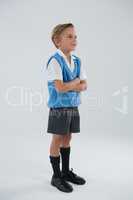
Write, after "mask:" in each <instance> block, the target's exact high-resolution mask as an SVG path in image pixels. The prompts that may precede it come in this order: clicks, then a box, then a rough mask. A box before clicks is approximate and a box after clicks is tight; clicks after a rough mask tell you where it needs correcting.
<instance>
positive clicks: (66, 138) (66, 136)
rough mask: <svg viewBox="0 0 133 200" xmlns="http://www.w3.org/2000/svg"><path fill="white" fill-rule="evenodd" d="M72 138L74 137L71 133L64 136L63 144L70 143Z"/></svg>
mask: <svg viewBox="0 0 133 200" xmlns="http://www.w3.org/2000/svg"><path fill="white" fill-rule="evenodd" d="M71 139H72V135H71V134H68V135H65V136H63V138H62V144H64V145H68V144H69V143H70V141H71Z"/></svg>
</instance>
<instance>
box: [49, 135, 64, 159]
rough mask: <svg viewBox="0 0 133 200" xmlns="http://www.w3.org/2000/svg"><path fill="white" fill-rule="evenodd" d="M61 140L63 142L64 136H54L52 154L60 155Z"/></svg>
mask: <svg viewBox="0 0 133 200" xmlns="http://www.w3.org/2000/svg"><path fill="white" fill-rule="evenodd" d="M61 142H62V136H60V135H53V136H52V141H51V144H50V155H51V156H59V151H60V145H61Z"/></svg>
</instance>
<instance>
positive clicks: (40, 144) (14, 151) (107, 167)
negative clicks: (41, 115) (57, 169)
mask: <svg viewBox="0 0 133 200" xmlns="http://www.w3.org/2000/svg"><path fill="white" fill-rule="evenodd" d="M49 142H50V136H49V135H45V136H38V137H35V136H34V137H21V136H10V137H5V136H1V137H0V199H1V200H21V199H22V200H30V199H32V200H36V199H39V200H44V199H47V200H49V199H54V200H55V199H56V198H58V200H62V199H75V198H76V199H80V200H81V199H90V200H132V199H133V193H132V186H133V173H132V169H133V163H132V155H133V147H132V144H131V143H129V142H127V141H124V140H121V141H119V140H117V139H115V140H114V139H113V138H106V139H105V138H102V139H99V138H89V137H88V138H87V137H85V136H83V135H82V136H81V135H80V134H78V135H75V136H73V141H72V146H73V149H72V153H71V167H73V168H74V169H75V172H76V173H78V174H80V175H82V176H83V177H86V180H87V184H86V185H84V186H76V185H73V186H74V191H73V193H70V194H64V193H61V192H59V191H58V190H56V188H54V187H52V186H51V185H50V184H49V183H50V178H51V172H52V171H51V168H50V164H49V159H48V152H49V150H48V147H49Z"/></svg>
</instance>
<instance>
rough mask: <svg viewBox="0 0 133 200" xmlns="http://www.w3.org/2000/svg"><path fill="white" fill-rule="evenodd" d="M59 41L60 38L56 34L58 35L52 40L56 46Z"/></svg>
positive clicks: (58, 44)
mask: <svg viewBox="0 0 133 200" xmlns="http://www.w3.org/2000/svg"><path fill="white" fill-rule="evenodd" d="M60 41H61V39H60V37H59V36H58V37H55V39H54V42H55V45H56V46H57V47H59V46H60Z"/></svg>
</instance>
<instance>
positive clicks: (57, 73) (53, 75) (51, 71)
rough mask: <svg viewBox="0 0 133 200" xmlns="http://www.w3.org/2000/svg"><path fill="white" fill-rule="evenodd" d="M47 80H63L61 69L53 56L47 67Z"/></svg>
mask: <svg viewBox="0 0 133 200" xmlns="http://www.w3.org/2000/svg"><path fill="white" fill-rule="evenodd" d="M46 71H47V80H50V81H52V80H56V79H58V80H63V77H62V70H61V67H60V64H59V63H58V61H57V60H56V59H55V58H53V59H52V60H51V61H50V63H49V65H48V67H47V70H46Z"/></svg>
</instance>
